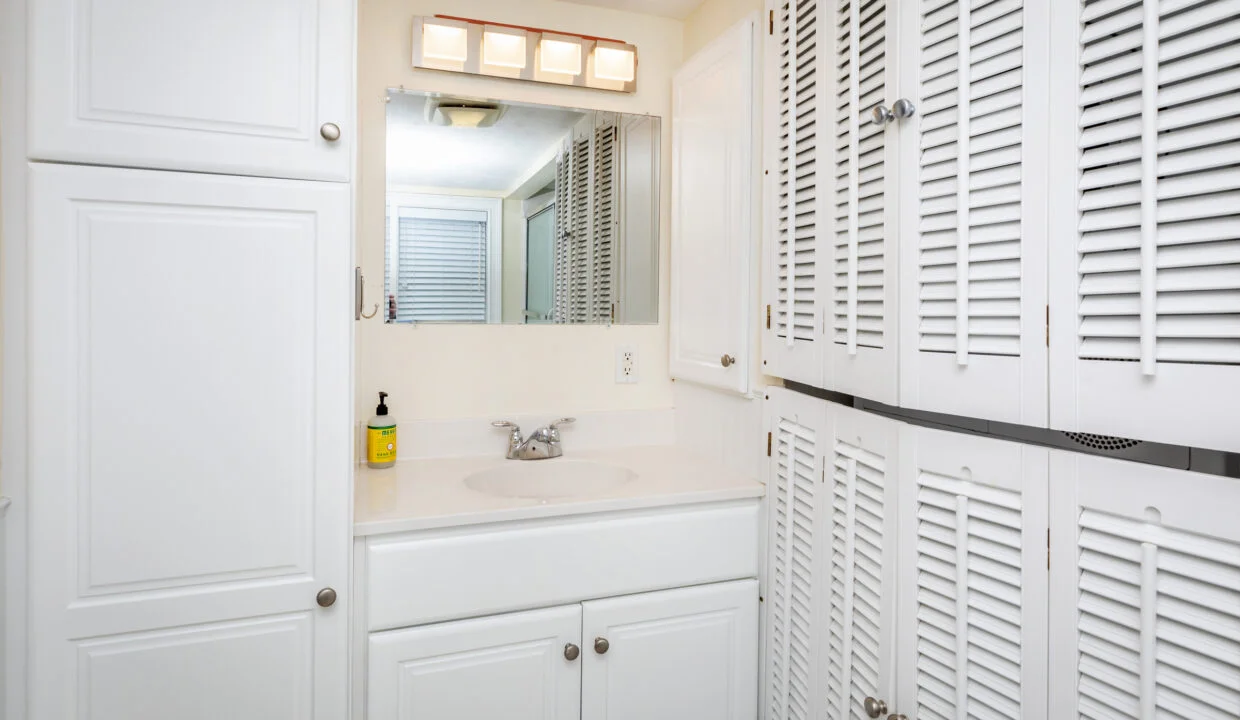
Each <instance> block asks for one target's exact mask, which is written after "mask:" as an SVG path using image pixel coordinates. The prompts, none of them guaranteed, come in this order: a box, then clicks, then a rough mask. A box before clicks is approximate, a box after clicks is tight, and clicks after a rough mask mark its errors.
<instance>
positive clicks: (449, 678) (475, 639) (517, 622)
mask: <svg viewBox="0 0 1240 720" xmlns="http://www.w3.org/2000/svg"><path fill="white" fill-rule="evenodd" d="M368 647H369V654H368V658H367V660H368V664H369V669H368V676H369V682H368V686H367V693H368V701H367V708H366V717H367V718H369V720H447V719H448V718H452V719H453V720H492V719H493V718H508V719H510V720H577V718H579V717H580V716H581V663H582V660H583V658H582V655H583V654H585V653H586V652H592V651H590V650H589V649H588V648H582V647H581V606H580V605H571V606H568V607H559V608H550V609H547V610H534V611H531V612H523V613H513V614H510V615H497V616H493V617H484V618H478V619H476V620H463V621H461V622H451V623H443V624H440V625H427V626H424V627H416V628H409V629H406V630H392V631H389V632H382V633H373V634H372V635H371V636H370V641H369V645H368ZM341 717H344V716H341Z"/></svg>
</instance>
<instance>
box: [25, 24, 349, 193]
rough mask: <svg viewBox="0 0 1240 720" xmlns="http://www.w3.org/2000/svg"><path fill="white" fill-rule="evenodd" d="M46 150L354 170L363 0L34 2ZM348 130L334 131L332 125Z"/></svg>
mask: <svg viewBox="0 0 1240 720" xmlns="http://www.w3.org/2000/svg"><path fill="white" fill-rule="evenodd" d="M29 8H30V18H29V29H30V35H29V37H30V62H29V67H28V83H27V87H29V88H30V91H29V96H30V97H29V101H30V102H29V118H30V122H29V123H28V128H29V133H28V138H27V139H28V143H29V155H30V157H31V158H34V159H38V160H53V161H60V162H72V163H84V164H93V165H112V166H121V167H147V168H166V169H171V170H194V171H200V172H216V173H224V174H230V175H258V176H265V177H288V178H305V179H316V180H336V181H344V180H348V179H349V176H350V163H351V155H352V153H351V149H350V148H351V146H352V144H353V140H354V137H355V134H356V124H355V123H354V120H353V119H354V118H355V117H356V114H357V111H356V107H355V106H354V103H353V99H352V91H351V87H352V79H353V68H354V62H353V54H354V53H353V34H354V21H353V16H354V10H353V3H352V2H350V0H212V1H211V2H169V1H168V0H38V2H31V3H29ZM328 123H331V124H333V125H334V126H335V127H337V128H339V138H338V139H337V140H335V141H332V140H329V139H328V138H327V137H325V135H330V128H329V129H328V130H329V131H328V132H324V130H323V126H324V125H326V124H328Z"/></svg>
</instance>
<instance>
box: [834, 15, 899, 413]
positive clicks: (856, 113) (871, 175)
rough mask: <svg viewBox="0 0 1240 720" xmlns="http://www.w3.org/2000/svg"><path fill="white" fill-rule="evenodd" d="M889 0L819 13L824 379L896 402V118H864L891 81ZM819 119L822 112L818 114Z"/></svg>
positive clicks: (886, 97)
mask: <svg viewBox="0 0 1240 720" xmlns="http://www.w3.org/2000/svg"><path fill="white" fill-rule="evenodd" d="M897 7H898V4H897V3H895V2H890V1H889V0H839V1H838V2H836V3H835V4H834V8H833V10H832V11H831V12H830V13H829V14H827V13H824V17H823V21H824V25H827V22H828V20H829V23H830V25H829V27H830V37H829V38H826V41H829V42H830V43H831V48H832V50H831V58H830V67H831V74H830V77H829V79H828V80H827V81H826V82H825V83H824V84H823V86H824V89H825V88H827V87H829V88H831V103H830V108H829V109H828V111H827V118H829V122H830V127H831V128H832V132H831V147H830V150H831V158H832V161H831V168H832V170H831V171H830V174H831V175H832V176H833V177H832V178H831V182H830V184H829V189H830V195H829V197H830V198H831V203H830V205H829V207H828V208H827V211H826V212H828V213H830V215H831V220H832V222H831V226H830V227H831V231H830V233H829V235H828V242H827V245H828V246H829V251H830V258H831V260H830V262H829V264H825V266H824V268H823V270H824V272H825V273H829V278H824V279H823V280H824V282H825V283H826V284H827V286H828V288H829V290H830V295H829V297H830V302H829V309H828V317H827V319H826V331H827V341H828V342H827V343H826V353H827V371H826V373H827V383H826V386H827V387H828V388H829V389H831V390H836V391H839V392H845V393H849V394H853V395H860V396H862V397H865V398H869V399H871V400H877V401H879V402H884V403H889V404H892V405H894V404H895V403H896V400H897V390H898V387H897V386H898V377H897V374H896V360H897V347H898V340H897V337H896V335H897V332H896V330H897V327H898V319H899V306H898V302H897V300H898V293H897V289H898V285H899V267H900V266H899V253H898V241H899V239H898V237H897V235H896V230H897V220H898V213H897V212H895V208H896V207H897V200H898V187H897V183H896V164H897V154H896V139H897V137H898V134H897V129H896V127H895V126H887V127H885V128H884V127H883V126H881V125H876V124H874V123H873V122H871V113H872V111H873V110H874V108H875V107H877V106H879V105H890V104H891V103H892V102H893V101H894V100H895V99H896V98H897V97H898V95H897V88H896V69H897V66H896V51H895V49H896V39H897V35H898V33H897V27H898V25H897V22H896V15H897V13H896V9H897ZM824 120H826V118H824Z"/></svg>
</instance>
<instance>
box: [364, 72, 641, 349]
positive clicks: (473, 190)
mask: <svg viewBox="0 0 1240 720" xmlns="http://www.w3.org/2000/svg"><path fill="white" fill-rule="evenodd" d="M659 138H660V120H659V118H657V117H650V116H647V115H629V114H623V113H613V112H602V111H597V110H577V109H571V108H563V107H552V106H546V105H530V104H525V103H510V102H493V101H485V100H474V99H466V98H459V97H451V96H444V95H436V94H427V93H417V92H408V91H404V90H389V91H388V105H387V224H386V226H385V227H386V233H385V243H384V267H385V271H384V281H383V290H384V299H385V305H384V308H383V312H384V318H385V320H386V322H388V323H421V322H440V323H501V322H503V323H525V324H573V325H581V324H649V323H657V322H658V319H659V307H658V305H659V268H658V266H659Z"/></svg>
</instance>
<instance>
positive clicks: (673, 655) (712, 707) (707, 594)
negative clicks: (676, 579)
mask: <svg viewBox="0 0 1240 720" xmlns="http://www.w3.org/2000/svg"><path fill="white" fill-rule="evenodd" d="M583 608H584V609H583V612H582V633H581V634H582V641H583V642H582V644H583V647H582V656H583V657H582V666H581V717H582V720H629V719H631V718H641V719H642V720H683V719H684V718H702V719H703V720H752V719H753V717H754V716H755V713H756V712H757V708H758V581H757V580H740V581H737V582H730V583H721V584H718V585H702V586H698V587H692V588H685V589H681V590H665V591H662V592H655V593H646V594H644V595H630V596H628V597H619V598H611V599H608V600H595V601H591V602H587V603H583Z"/></svg>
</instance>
